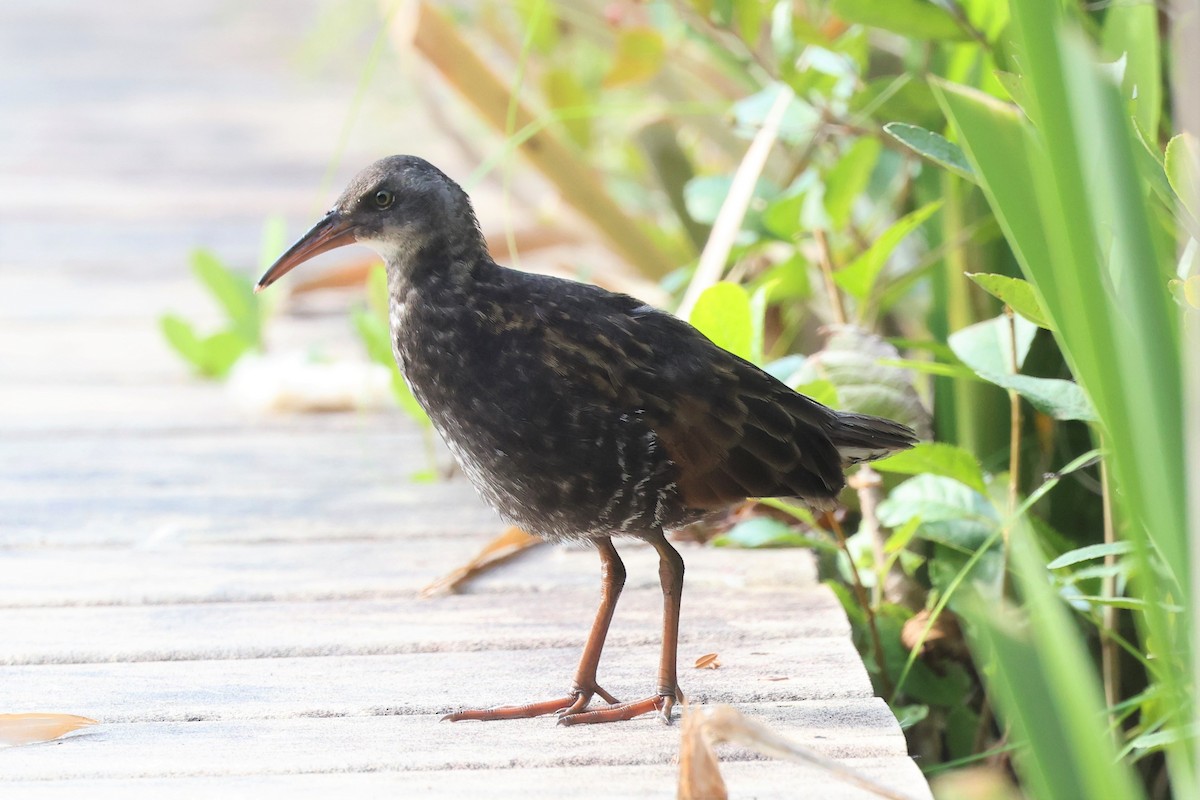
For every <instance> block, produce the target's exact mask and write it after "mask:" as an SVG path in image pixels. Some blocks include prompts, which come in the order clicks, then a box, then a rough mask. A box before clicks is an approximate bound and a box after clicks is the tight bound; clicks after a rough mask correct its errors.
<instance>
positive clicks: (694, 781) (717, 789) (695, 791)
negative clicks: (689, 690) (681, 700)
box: [677, 704, 729, 800]
mask: <svg viewBox="0 0 1200 800" xmlns="http://www.w3.org/2000/svg"><path fill="white" fill-rule="evenodd" d="M704 724H705V716H704V714H702V713H700V712H699V711H698V710H697V709H696V708H693V707H691V706H688V705H686V704H685V705H684V707H683V715H682V717H681V719H680V721H679V736H680V739H679V791H678V794H677V797H678V798H679V800H727V798H728V797H729V793H728V792H727V791H726V790H725V781H724V779H722V778H721V769H720V767H719V766H718V765H717V764H718V762H717V754H716V751H714V750H713V746H712V743H711V742H710V741H709V740H708V737H707V736H705V735H704Z"/></svg>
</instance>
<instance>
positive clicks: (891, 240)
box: [833, 200, 942, 301]
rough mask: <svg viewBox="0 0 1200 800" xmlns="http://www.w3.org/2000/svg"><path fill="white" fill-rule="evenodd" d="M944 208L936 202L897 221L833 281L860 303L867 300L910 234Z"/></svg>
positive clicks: (940, 202) (842, 269)
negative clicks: (888, 262) (885, 268)
mask: <svg viewBox="0 0 1200 800" xmlns="http://www.w3.org/2000/svg"><path fill="white" fill-rule="evenodd" d="M941 207H942V201H940V200H936V201H934V202H932V203H929V204H928V205H925V206H922V207H921V208H918V209H917V210H916V211H913V212H912V213H910V214H906V215H905V216H903V217H901V218H900V219H898V220H896V221H895V222H894V223H892V225H891V226H890V227H889V228H888V229H887V230H886V231H884V232H883V233H882V234H881V235H880V236H879V238H878V239H876V240H875V241H874V243H872V245H871V246H870V247H868V248H867V249H866V251H865V252H863V253H862V254H861V255H860V256H858V257H857V258H855V259H854V260H853V261H851V262H850V263H849V264H847V265H846V266H845V267H842V268H841V269H839V270H838V271H837V272H835V273H834V274H833V279H834V281H835V282H836V283H837V285H838V286H840V287H842V288H843V289H844V290H845V291H846V292H847V294H849V295H851V296H852V297H855V298H857V299H858V300H860V301H862V300H866V298H867V296H868V295H869V294H870V293H871V289H872V287H874V285H875V281H876V279H877V278H878V277H879V273H880V272H882V271H883V268H884V267H885V266H886V265H887V261H888V258H890V257H891V255H892V252H893V251H894V250H895V249H896V247H897V246H898V245H899V244H900V242H902V241H904V239H906V238H908V236H909V234H911V233H912V232H913V231H915V230H916V229H917V228H919V227H921V225H922V224H923V223H924V222H925V220H927V219H929V218H930V217H931V216H933V214H934V213H935V212H936V211H937V210H938V209H939V208H941Z"/></svg>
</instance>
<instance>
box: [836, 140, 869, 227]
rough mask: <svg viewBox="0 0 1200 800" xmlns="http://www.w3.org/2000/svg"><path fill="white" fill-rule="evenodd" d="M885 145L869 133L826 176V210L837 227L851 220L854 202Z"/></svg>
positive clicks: (864, 187)
mask: <svg viewBox="0 0 1200 800" xmlns="http://www.w3.org/2000/svg"><path fill="white" fill-rule="evenodd" d="M881 148H882V146H881V145H880V144H879V140H878V139H875V138H872V137H870V136H862V137H859V139H858V141H856V142H855V143H854V144H852V145H851V146H850V147H849V149H847V150H846V152H845V153H844V154H843V155H842V157H841V158H840V159H838V162H837V163H836V164H835V165H834V166H833V168H832V169H831V170H829V174H828V175H826V176H825V212H826V213H827V214H829V219H830V221H832V222H833V225H834V227H835V228H844V227H845V226H846V223H847V222H849V220H850V212H851V210H852V209H853V207H854V201H855V200H856V199H858V196H859V195H861V194H862V193H863V192H864V191H866V188H867V182H868V181H870V179H871V172H872V171H873V170H874V169H875V162H876V161H878V160H879V152H880V150H881Z"/></svg>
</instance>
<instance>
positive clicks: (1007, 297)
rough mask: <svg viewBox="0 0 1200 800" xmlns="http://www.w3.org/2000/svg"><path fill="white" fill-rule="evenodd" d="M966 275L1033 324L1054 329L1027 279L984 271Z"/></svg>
mask: <svg viewBox="0 0 1200 800" xmlns="http://www.w3.org/2000/svg"><path fill="white" fill-rule="evenodd" d="M966 276H967V277H968V278H970V279H971V280H973V281H974V282H975V283H976V284H978V285H979V287H980V288H982V289H983V290H984V291H985V292H987V293H988V294H990V295H991V296H992V297H995V298H997V299H998V300H1000V301H1001V302H1003V303H1005V304H1007V305H1008V306H1009V307H1010V308H1012V310H1013V311H1016V312H1017V313H1018V314H1020V315H1021V316H1022V317H1024V318H1025V319H1027V320H1029V321H1030V322H1032V323H1033V324H1034V325H1037V326H1038V327H1039V328H1045V329H1046V330H1049V331H1052V330H1054V326H1053V325H1051V324H1050V320H1048V319H1046V313H1045V312H1044V311H1043V310H1042V304H1041V303H1040V302H1039V301H1038V298H1037V291H1036V290H1035V289H1034V288H1033V284H1031V283H1030V282H1029V281H1026V280H1023V279H1021V278H1011V277H1009V276H1008V275H993V274H990V273H986V272H968V273H966Z"/></svg>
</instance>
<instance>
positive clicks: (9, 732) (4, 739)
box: [0, 714, 98, 747]
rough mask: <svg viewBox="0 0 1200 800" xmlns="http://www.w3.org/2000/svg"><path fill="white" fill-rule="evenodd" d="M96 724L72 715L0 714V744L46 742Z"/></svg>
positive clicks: (13, 744) (92, 720)
mask: <svg viewBox="0 0 1200 800" xmlns="http://www.w3.org/2000/svg"><path fill="white" fill-rule="evenodd" d="M96 724H98V723H97V722H96V720H94V719H88V718H87V717H77V716H75V715H74V714H0V744H5V745H9V746H13V747H15V746H17V745H22V744H33V743H34V742H48V741H50V740H51V739H57V738H58V737H60V736H65V735H66V734H68V733H70V732H71V731H76V730H79V729H80V728H86V727H87V726H89V725H96Z"/></svg>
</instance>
